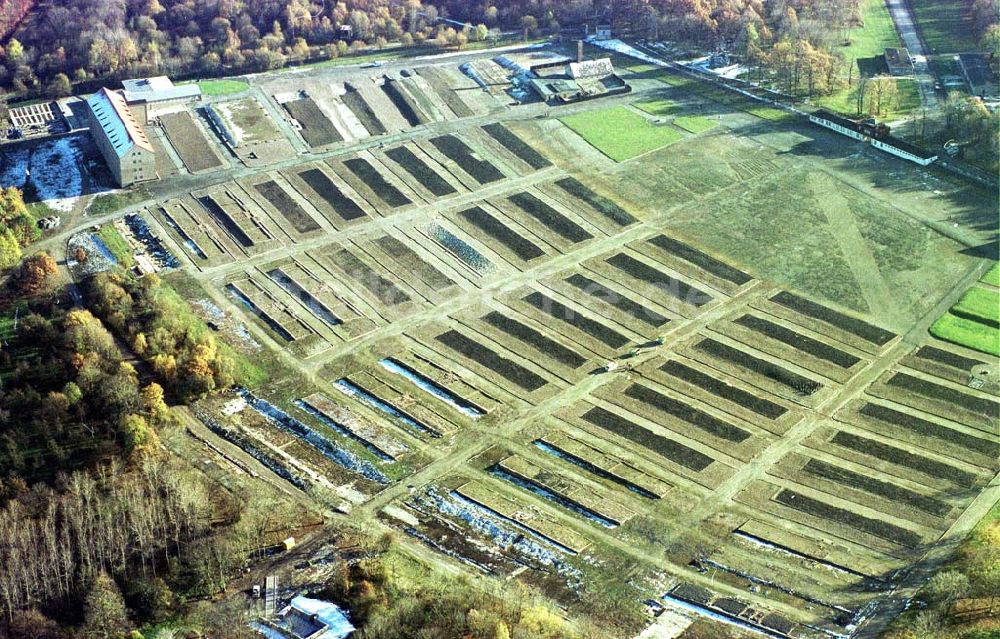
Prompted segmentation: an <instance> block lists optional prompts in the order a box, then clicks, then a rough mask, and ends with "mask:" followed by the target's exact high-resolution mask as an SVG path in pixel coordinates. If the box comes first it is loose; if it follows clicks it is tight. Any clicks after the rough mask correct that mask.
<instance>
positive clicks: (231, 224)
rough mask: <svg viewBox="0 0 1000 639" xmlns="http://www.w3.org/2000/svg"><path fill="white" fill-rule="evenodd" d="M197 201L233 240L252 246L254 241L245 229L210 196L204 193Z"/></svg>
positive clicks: (242, 244)
mask: <svg viewBox="0 0 1000 639" xmlns="http://www.w3.org/2000/svg"><path fill="white" fill-rule="evenodd" d="M198 203H199V204H201V205H202V206H203V207H205V210H206V211H208V213H209V214H210V215H211V216H212V219H214V220H215V221H216V222H217V223H218V224H219V226H221V227H222V228H223V229H224V230H225V231H226V233H228V234H229V235H230V236H231V237H232V238H233V239H234V240H236V241H237V242H239V244H240V246H243V247H245V248H249V247H251V246H253V244H254V242H253V240H252V239H250V236H249V235H247V233H246V231H244V230H243V229H242V228H241V227H240V225H239V224H237V223H236V220H234V219H233V218H232V217H231V216H230V215H229V213H227V212H226V210H225V209H223V208H222V206H220V205H219V203H218V202H216V201H215V199H214V198H213V197H212V196H210V195H205V196H202V197H199V198H198Z"/></svg>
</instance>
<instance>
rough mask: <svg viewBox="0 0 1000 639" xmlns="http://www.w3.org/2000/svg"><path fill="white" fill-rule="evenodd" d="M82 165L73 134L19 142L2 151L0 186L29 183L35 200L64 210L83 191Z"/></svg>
mask: <svg viewBox="0 0 1000 639" xmlns="http://www.w3.org/2000/svg"><path fill="white" fill-rule="evenodd" d="M82 165H83V151H81V150H80V147H79V146H78V144H77V139H76V138H75V137H62V138H58V139H54V140H45V141H43V142H39V143H38V144H35V145H32V146H27V145H25V146H20V147H17V148H15V149H11V150H7V151H3V153H2V158H0V186H3V187H8V186H16V187H17V188H19V189H24V188H25V187H26V186H28V185H29V183H30V185H31V186H32V187H34V190H35V193H36V194H37V198H38V200H40V201H41V202H43V203H45V205H46V206H48V207H49V208H51V209H53V210H55V211H60V212H63V213H68V212H69V211H71V210H73V206H74V204H76V201H77V200H78V199H79V198H80V196H82V195H85V193H84V192H83V167H82ZM103 190H106V189H103Z"/></svg>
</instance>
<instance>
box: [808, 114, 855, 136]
mask: <svg viewBox="0 0 1000 639" xmlns="http://www.w3.org/2000/svg"><path fill="white" fill-rule="evenodd" d="M812 115H813V116H814V117H817V118H822V119H824V120H827V121H829V122H833V123H834V124H839V125H840V126H842V127H844V128H845V129H850V130H852V131H859V132H860V130H861V128H860V125H859V124H858V123H857V122H856V121H855V120H849V119H847V118H845V117H843V116H841V115H837V114H836V113H831V112H830V111H827V110H826V109H817V110H816V111H813V113H812Z"/></svg>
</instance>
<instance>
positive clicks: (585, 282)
mask: <svg viewBox="0 0 1000 639" xmlns="http://www.w3.org/2000/svg"><path fill="white" fill-rule="evenodd" d="M565 281H566V282H567V283H568V284H571V285H573V286H574V287H576V288H577V289H579V290H581V291H583V292H584V293H586V294H587V295H590V296H591V297H593V298H595V299H598V300H600V301H602V302H604V303H605V304H610V305H611V306H613V307H615V308H617V309H618V310H619V311H622V312H623V313H625V314H627V315H629V316H631V317H634V318H635V319H637V320H639V321H640V322H643V323H645V324H649V325H650V326H652V327H654V328H655V327H659V326H663V325H664V324H666V323H667V322H669V321H670V320H669V319H668V318H666V317H664V316H663V315H660V314H659V313H657V312H656V311H654V310H653V309H651V308H648V307H646V306H643V305H642V304H640V303H638V302H635V301H633V300H631V299H629V298H627V297H625V296H624V295H622V294H621V293H619V292H618V291H614V290H612V289H610V288H608V287H607V286H605V285H603V284H601V283H600V282H596V281H594V280H592V279H590V278H589V277H586V276H584V275H580V274H579V273H575V274H573V275H570V276H569V277H567V278H566V280H565Z"/></svg>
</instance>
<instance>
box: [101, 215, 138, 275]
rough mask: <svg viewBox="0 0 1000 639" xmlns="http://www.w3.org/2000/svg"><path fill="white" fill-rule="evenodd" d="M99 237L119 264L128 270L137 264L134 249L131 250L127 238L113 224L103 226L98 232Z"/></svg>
mask: <svg viewBox="0 0 1000 639" xmlns="http://www.w3.org/2000/svg"><path fill="white" fill-rule="evenodd" d="M97 237H99V238H101V241H102V242H104V245H105V246H107V247H108V250H109V251H111V254H112V255H114V256H115V259H116V260H118V263H119V264H121V265H122V266H124V267H126V268H131V267H132V265H133V264H135V257H134V256H133V255H132V249H130V248H129V246H128V242H126V241H125V238H124V237H122V234H121V233H119V232H118V229H116V228H115V227H114V225H113V224H105V225H104V226H102V227H101V230H100V231H98V232H97Z"/></svg>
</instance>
